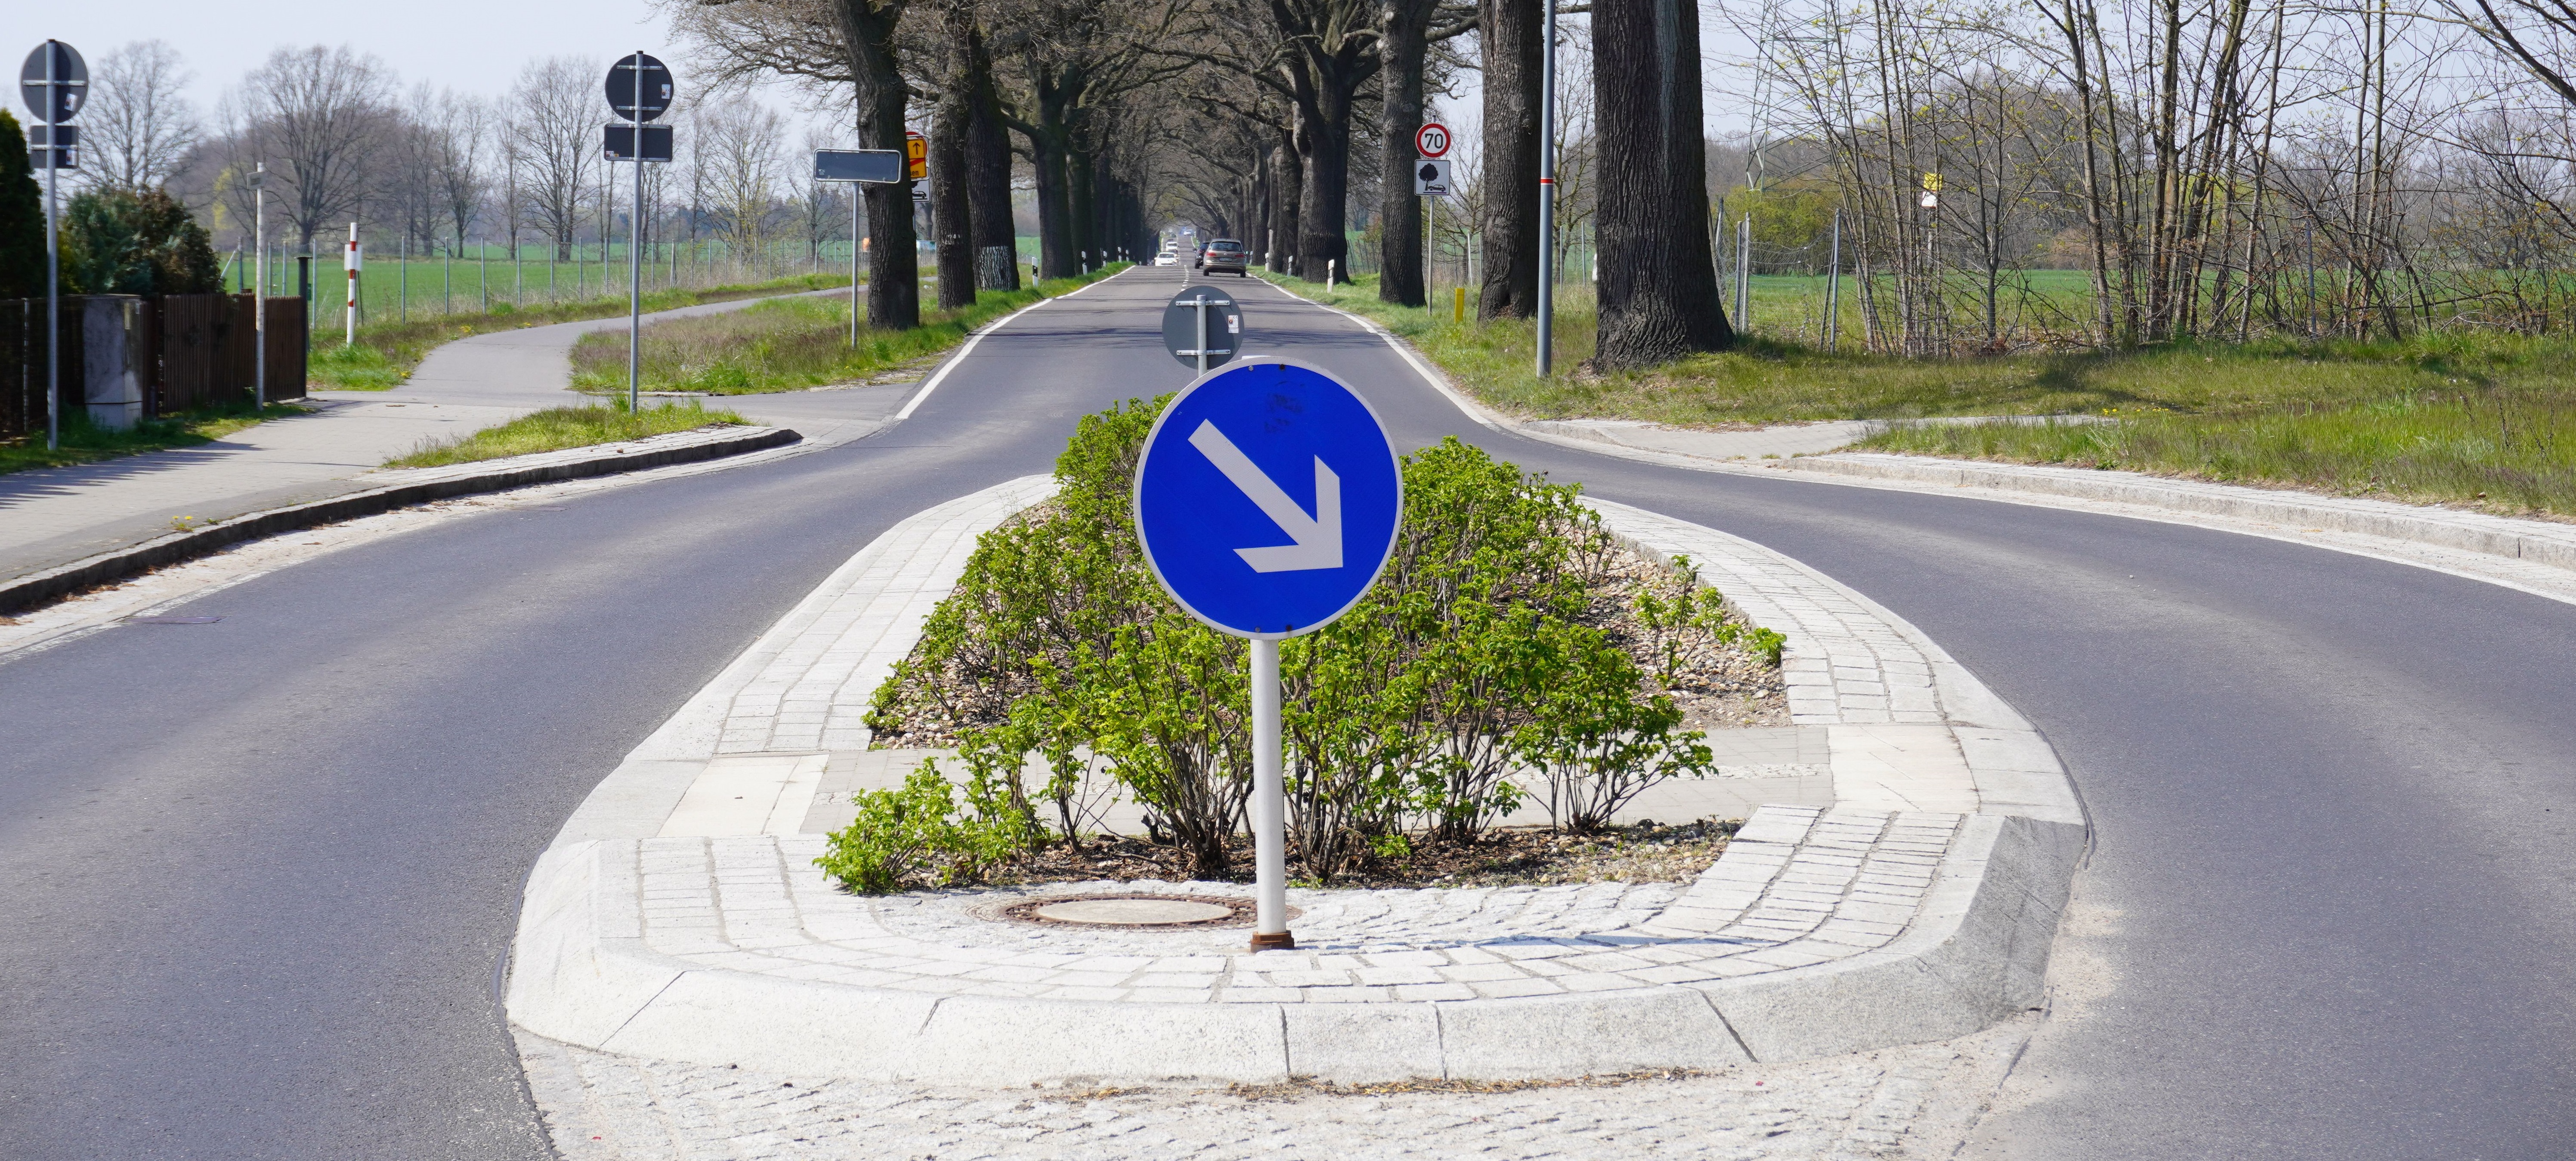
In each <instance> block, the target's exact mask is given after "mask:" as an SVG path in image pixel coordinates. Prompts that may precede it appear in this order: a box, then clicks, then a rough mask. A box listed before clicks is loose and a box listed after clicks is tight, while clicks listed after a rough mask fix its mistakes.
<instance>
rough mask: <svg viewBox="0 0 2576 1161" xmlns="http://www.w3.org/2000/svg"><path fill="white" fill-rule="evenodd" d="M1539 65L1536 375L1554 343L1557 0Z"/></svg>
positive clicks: (1543, 374) (1550, 7) (1551, 3)
mask: <svg viewBox="0 0 2576 1161" xmlns="http://www.w3.org/2000/svg"><path fill="white" fill-rule="evenodd" d="M1539 27H1540V28H1541V29H1543V30H1544V32H1543V33H1542V35H1543V36H1544V37H1545V38H1546V39H1545V41H1544V42H1543V43H1544V48H1543V50H1542V51H1541V54H1540V56H1539V69H1538V123H1539V146H1538V377H1539V378H1541V379H1545V378H1547V374H1548V365H1549V363H1551V362H1552V361H1553V359H1552V358H1551V356H1552V355H1554V354H1555V346H1556V342H1555V339H1556V325H1555V324H1556V0H1547V19H1546V20H1545V21H1543V22H1542V23H1541V24H1540V25H1539Z"/></svg>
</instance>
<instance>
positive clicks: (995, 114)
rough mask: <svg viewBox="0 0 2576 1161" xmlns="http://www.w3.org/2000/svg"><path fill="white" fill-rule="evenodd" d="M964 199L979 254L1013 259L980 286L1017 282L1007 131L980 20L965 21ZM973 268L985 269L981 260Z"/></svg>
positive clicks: (1006, 285) (1010, 287)
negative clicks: (996, 252)
mask: <svg viewBox="0 0 2576 1161" xmlns="http://www.w3.org/2000/svg"><path fill="white" fill-rule="evenodd" d="M966 73H967V76H966V80H967V89H966V96H967V100H968V101H969V102H970V103H969V105H968V106H967V110H966V200H967V213H968V215H969V216H970V217H971V218H972V219H973V222H974V238H975V253H976V255H977V257H978V258H980V257H982V255H983V252H984V251H986V250H988V249H991V248H993V247H996V246H998V247H1001V248H1002V249H1003V250H1005V251H1008V252H1009V254H1010V256H1011V260H1010V261H1008V262H1005V263H1003V264H1002V268H1001V269H1000V270H998V271H994V273H998V274H1000V275H1001V276H1002V278H1001V280H1000V281H997V282H995V283H994V284H993V285H991V286H985V285H982V284H981V283H978V284H977V289H979V290H1018V289H1019V288H1020V240H1019V227H1018V226H1016V225H1015V224H1013V222H1012V220H1011V137H1010V131H1009V130H1008V129H1007V128H1005V127H1004V126H1003V124H1002V114H1001V107H1000V106H1001V99H1000V97H999V96H998V95H997V94H996V93H994V91H993V53H992V50H991V49H990V48H989V47H987V46H986V45H985V43H984V28H983V26H982V25H980V24H975V23H972V22H970V23H968V25H967V26H966ZM977 272H978V273H979V274H981V273H983V268H982V266H981V265H980V264H979V265H978V266H977Z"/></svg>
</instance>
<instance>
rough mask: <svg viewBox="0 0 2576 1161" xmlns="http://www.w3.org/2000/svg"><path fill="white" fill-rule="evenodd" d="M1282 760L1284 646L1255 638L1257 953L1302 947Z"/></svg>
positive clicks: (1254, 944)
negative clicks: (1292, 902)
mask: <svg viewBox="0 0 2576 1161" xmlns="http://www.w3.org/2000/svg"><path fill="white" fill-rule="evenodd" d="M1201 357H1202V358H1204V357H1205V356H1201ZM1279 758H1280V756H1279V642H1277V641H1272V640H1264V639H1261V638H1258V637H1256V638H1254V639H1253V640H1252V867H1253V877H1254V879H1255V882H1256V886H1255V889H1254V891H1253V923H1252V950H1254V951H1263V950H1267V949H1270V948H1286V947H1295V946H1297V940H1296V937H1294V936H1291V935H1289V934H1288V836H1287V829H1288V828H1287V819H1286V817H1285V816H1286V814H1287V805H1288V803H1287V796H1286V794H1285V793H1284V791H1283V789H1282V787H1281V785H1280V776H1279Z"/></svg>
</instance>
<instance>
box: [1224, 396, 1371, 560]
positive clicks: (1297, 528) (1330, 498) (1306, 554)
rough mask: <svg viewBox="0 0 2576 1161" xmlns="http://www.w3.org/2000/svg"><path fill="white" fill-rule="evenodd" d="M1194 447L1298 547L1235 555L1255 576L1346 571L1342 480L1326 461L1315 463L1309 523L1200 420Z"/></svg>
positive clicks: (1229, 443)
mask: <svg viewBox="0 0 2576 1161" xmlns="http://www.w3.org/2000/svg"><path fill="white" fill-rule="evenodd" d="M1190 446H1191V447H1194V448H1197V449H1199V454H1200V455H1203V456H1206V457H1207V458H1208V462H1209V463H1212V464H1215V465H1216V470H1218V471H1220V472H1224V473H1225V478H1226V479H1229V480H1232V481H1234V486H1235V487H1237V488H1241V489H1243V494H1244V496H1245V497H1246V498H1248V499H1250V500H1251V501H1252V503H1253V506H1255V507H1257V508H1259V509H1261V513H1262V515H1265V516H1268V517H1270V519H1271V520H1272V521H1273V522H1274V523H1276V524H1278V525H1279V529H1280V531H1282V532H1286V533H1287V534H1288V539H1290V540H1293V541H1296V543H1295V544H1282V545H1278V546H1275V547H1271V548H1238V549H1235V550H1234V553H1235V555H1237V556H1240V557H1242V558H1243V563H1245V564H1248V565H1251V566H1252V571H1254V572H1301V571H1304V570H1306V569H1314V568H1340V567H1342V478H1341V477H1340V476H1336V475H1334V474H1333V469H1331V468H1328V467H1325V466H1324V457H1322V456H1317V457H1315V515H1314V516H1313V517H1311V518H1310V517H1308V516H1307V515H1306V510H1305V509H1303V508H1300V507H1298V506H1297V502H1296V501H1295V500H1291V499H1289V498H1288V493H1287V492H1285V491H1282V490H1281V489H1280V487H1279V485H1277V484H1275V483H1272V482H1271V480H1270V477H1269V475H1268V474H1266V473H1264V472H1263V471H1262V470H1261V469H1260V468H1259V467H1257V466H1255V465H1254V464H1253V462H1252V457H1250V456H1247V455H1245V454H1243V449H1241V448H1238V447H1236V446H1234V441H1233V440H1230V439H1227V438H1226V437H1225V433H1224V432H1221V431H1218V430H1217V429H1216V425H1215V424H1213V423H1210V422H1208V421H1207V420H1204V419H1202V420H1200V421H1199V429H1198V430H1197V431H1193V432H1191V433H1190Z"/></svg>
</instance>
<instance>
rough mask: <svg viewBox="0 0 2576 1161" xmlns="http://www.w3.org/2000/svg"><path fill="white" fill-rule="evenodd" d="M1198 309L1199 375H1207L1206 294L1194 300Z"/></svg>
mask: <svg viewBox="0 0 2576 1161" xmlns="http://www.w3.org/2000/svg"><path fill="white" fill-rule="evenodd" d="M1195 301H1196V302H1197V305H1198V308H1199V348H1198V349H1199V374H1202V375H1205V374H1207V308H1208V301H1207V293H1206V292H1205V291H1201V292H1200V294H1199V296H1198V298H1197V299H1196V300H1195Z"/></svg>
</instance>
